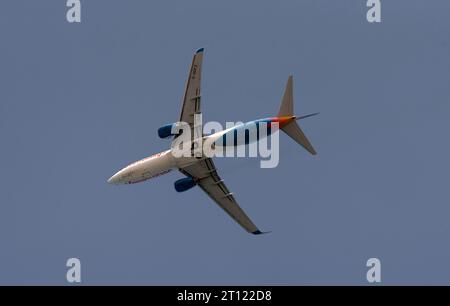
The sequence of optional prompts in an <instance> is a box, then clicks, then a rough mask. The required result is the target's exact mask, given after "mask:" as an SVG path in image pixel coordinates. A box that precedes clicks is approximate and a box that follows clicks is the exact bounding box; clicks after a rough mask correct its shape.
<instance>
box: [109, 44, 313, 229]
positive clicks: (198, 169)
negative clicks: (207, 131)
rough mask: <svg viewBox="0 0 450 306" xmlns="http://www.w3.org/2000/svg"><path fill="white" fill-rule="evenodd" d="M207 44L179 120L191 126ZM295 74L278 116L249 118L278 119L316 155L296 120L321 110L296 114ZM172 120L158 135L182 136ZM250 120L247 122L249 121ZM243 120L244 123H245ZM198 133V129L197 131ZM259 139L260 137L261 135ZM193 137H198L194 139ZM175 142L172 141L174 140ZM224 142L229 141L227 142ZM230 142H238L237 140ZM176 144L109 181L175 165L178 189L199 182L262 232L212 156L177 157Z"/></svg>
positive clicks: (217, 136) (141, 177)
mask: <svg viewBox="0 0 450 306" xmlns="http://www.w3.org/2000/svg"><path fill="white" fill-rule="evenodd" d="M203 54H204V48H201V49H198V50H197V51H196V52H195V54H194V57H193V59H192V64H191V67H190V70H189V75H188V79H187V82H186V89H185V93H184V98H183V101H182V108H181V115H180V120H179V121H178V122H184V123H186V124H188V125H189V128H190V129H191V130H194V129H195V128H198V127H196V126H195V124H194V123H195V122H194V119H193V118H194V115H196V114H197V115H198V114H201V106H200V99H201V95H200V85H201V73H202V61H203ZM292 83H293V78H292V75H291V76H289V78H288V81H287V85H286V88H285V91H284V95H283V98H282V101H281V105H280V108H279V111H278V115H277V116H276V117H269V118H264V119H258V120H254V121H250V122H249V123H256V124H258V123H260V122H264V123H267V124H268V126H270V124H271V123H274V122H277V123H278V124H279V128H280V129H281V130H282V131H283V132H285V133H286V134H287V135H288V136H290V137H291V138H292V139H293V140H294V141H296V142H297V143H298V144H300V145H301V146H302V147H303V148H305V149H306V150H307V151H308V152H309V153H310V154H312V155H316V151H315V150H314V148H313V146H312V145H311V143H310V142H309V140H308V138H307V137H306V136H305V134H304V133H303V131H302V130H301V128H300V126H299V125H298V123H297V121H298V120H300V119H304V118H307V117H311V116H314V115H317V114H318V113H314V114H310V115H304V116H295V115H294V106H293V85H292ZM174 124H176V123H173V124H168V125H165V126H162V127H161V128H159V129H158V136H159V137H160V138H169V137H174V140H173V142H174V141H175V139H176V138H177V137H178V136H179V135H177V134H173V125H174ZM246 124H247V123H246ZM246 124H244V126H245V125H246ZM239 128H242V126H235V127H233V128H230V129H226V130H224V131H220V132H217V133H214V134H212V135H203V133H201V134H200V135H201V137H204V138H205V139H211V138H212V140H214V141H216V140H223V139H225V138H226V137H227V136H229V137H230V136H231V135H234V134H235V133H236V130H237V129H239ZM267 130H268V131H267V134H270V129H269V128H268V129H267ZM194 135H195V133H194ZM258 140H259V139H258ZM258 140H257V141H258ZM193 141H195V140H194V139H193ZM173 142H172V144H173ZM222 145H225V146H227V145H229V144H228V143H226V144H223V143H222ZM231 145H232V146H233V145H236V143H235V142H233V143H231ZM172 150H173V147H171V148H170V149H169V150H166V151H163V152H160V153H157V154H154V155H151V156H149V157H146V158H144V159H141V160H139V161H136V162H134V163H132V164H130V165H128V166H126V167H125V168H123V169H122V170H120V171H118V172H117V173H116V174H114V175H113V176H112V177H111V178H109V179H108V183H110V184H135V183H139V182H143V181H146V180H148V179H150V178H154V177H158V176H160V175H163V174H166V173H168V172H170V171H171V170H172V169H178V170H179V171H180V172H181V173H182V174H183V175H185V178H182V179H179V180H177V181H176V182H175V183H174V186H175V189H176V191H178V192H183V191H186V190H189V189H191V188H193V187H194V186H199V187H200V188H201V189H202V190H203V191H204V192H205V193H206V194H207V195H208V196H209V197H210V198H211V199H212V200H213V201H214V202H216V203H217V204H218V206H220V207H221V208H222V209H223V210H224V211H225V212H226V213H227V214H228V215H229V216H230V217H231V218H233V219H234V220H235V221H236V222H237V223H238V224H239V225H240V226H242V227H243V228H244V229H245V230H246V231H247V232H249V233H252V234H255V235H260V234H264V233H266V232H262V231H260V230H259V229H258V227H256V225H255V224H254V223H253V222H252V220H250V218H249V217H248V216H247V214H246V213H245V212H244V211H243V210H242V209H241V207H240V206H239V205H238V203H237V202H236V199H235V197H234V195H233V193H231V192H230V191H229V189H228V188H227V187H226V185H225V183H224V181H223V179H222V178H221V177H220V176H219V174H218V171H217V169H216V167H215V165H214V163H213V160H212V158H208V157H204V156H203V157H197V156H189V157H174V155H173V154H171V151H172Z"/></svg>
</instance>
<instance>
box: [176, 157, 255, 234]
mask: <svg viewBox="0 0 450 306" xmlns="http://www.w3.org/2000/svg"><path fill="white" fill-rule="evenodd" d="M180 171H181V172H182V173H183V174H185V175H187V176H190V177H192V178H194V179H195V180H196V181H197V184H198V186H199V187H200V188H201V189H202V190H203V191H204V192H205V193H206V194H207V195H208V196H209V197H210V198H211V199H212V200H213V201H214V202H216V203H217V205H219V206H220V207H221V208H222V209H223V210H224V211H225V212H226V213H227V214H228V215H229V216H230V217H231V218H232V219H233V220H234V221H236V222H237V223H238V224H239V225H240V226H242V227H243V228H244V229H245V230H246V231H247V232H249V233H252V234H255V235H258V234H263V232H261V231H260V230H259V229H258V228H257V227H256V225H255V224H254V223H253V222H252V220H250V218H249V217H248V216H247V214H246V213H245V212H244V211H243V210H242V208H241V207H240V206H239V205H238V203H237V202H236V199H235V198H234V195H233V193H232V192H230V191H229V190H228V188H227V186H226V185H225V183H224V181H223V180H222V179H221V178H220V176H219V175H218V173H217V170H216V167H215V165H214V163H213V161H212V159H210V158H207V159H204V160H201V161H199V162H197V163H195V164H193V165H190V166H187V167H185V168H182V169H180Z"/></svg>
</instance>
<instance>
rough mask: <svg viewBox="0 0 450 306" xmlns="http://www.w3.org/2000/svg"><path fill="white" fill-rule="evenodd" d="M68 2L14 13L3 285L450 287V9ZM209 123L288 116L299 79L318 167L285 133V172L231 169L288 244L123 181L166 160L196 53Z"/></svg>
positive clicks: (4, 159)
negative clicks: (70, 15)
mask: <svg viewBox="0 0 450 306" xmlns="http://www.w3.org/2000/svg"><path fill="white" fill-rule="evenodd" d="M365 2H366V1H363V0H360V1H354V0H341V1H325V0H320V1H319V0H316V1H311V0H310V1H306V0H304V1H260V0H258V1H256V0H253V1H206V0H204V1H192V0H189V1H124V0H122V1H118V0H115V1H112V0H108V1H106V0H96V1H86V0H84V1H82V23H81V24H69V23H67V22H66V20H65V12H66V7H65V1H32V0H28V1H25V0H4V1H2V3H1V6H0V8H1V9H0V38H1V47H0V84H1V85H0V140H1V145H0V148H1V150H0V156H1V158H0V169H1V175H0V248H1V251H0V283H2V284H10V283H15V284H22V283H27V284H38V283H39V284H40V283H45V284H65V274H66V267H65V262H66V260H67V259H68V258H70V257H78V258H80V260H81V263H82V280H83V283H85V284H364V283H366V282H365V274H366V270H367V268H366V267H365V263H366V261H367V259H368V258H370V257H378V258H379V259H380V260H381V263H382V280H383V283H384V284H398V283H402V284H405V283H422V284H423V283H426V284H430V283H441V284H444V283H445V284H449V283H450V264H449V261H448V258H450V248H449V237H450V235H449V234H450V222H449V218H450V217H449V216H450V201H449V188H448V177H449V171H450V165H449V162H448V157H449V156H450V145H449V141H448V138H449V137H448V131H449V130H450V121H449V116H450V99H449V97H450V95H449V77H450V59H449V54H450V44H449V40H450V35H449V34H450V21H449V18H448V12H449V11H450V3H449V2H448V1H445V0H434V1H424V0H422V1H419V0H411V1H406V0H402V1H400V0H397V1H382V5H383V6H382V23H381V24H369V23H368V22H367V21H366V18H365V14H366V10H367V8H366V6H365ZM199 47H205V48H206V51H205V59H204V70H203V117H204V120H217V121H219V122H223V123H224V122H225V121H238V120H241V121H246V120H251V119H256V118H260V117H266V116H271V115H274V114H276V111H277V109H278V105H279V102H280V99H281V96H282V91H283V88H284V85H285V82H286V79H287V76H288V75H289V74H293V75H294V91H295V92H294V95H295V106H296V109H297V112H298V113H300V114H306V113H310V112H316V111H319V112H321V114H320V116H318V117H314V118H310V119H306V120H305V121H304V122H303V127H304V130H305V132H306V133H307V134H308V135H309V137H310V139H311V142H312V143H313V144H314V146H315V148H316V150H317V151H318V155H317V156H316V157H312V156H310V155H309V154H307V152H306V151H305V150H302V149H301V148H300V147H299V146H298V145H297V144H295V143H294V142H293V141H291V140H290V139H288V137H286V136H285V135H281V139H280V140H281V159H280V165H279V167H278V168H276V169H260V168H259V161H258V160H256V159H249V160H243V159H234V160H230V159H227V160H224V159H220V160H217V161H216V164H217V166H218V167H219V170H220V171H221V172H220V173H221V175H222V177H223V178H224V179H225V180H226V182H227V185H228V187H229V188H230V190H232V191H233V192H234V194H235V196H236V198H237V200H238V201H239V203H240V204H241V206H242V207H243V208H244V209H245V210H246V211H247V213H248V214H249V215H250V216H251V217H252V219H253V220H254V221H255V223H256V224H257V225H258V226H259V227H260V228H261V229H262V230H272V231H273V232H272V233H271V234H269V235H262V236H252V235H248V234H247V233H245V232H244V231H243V230H242V229H241V228H240V227H239V226H237V225H236V224H235V223H234V222H233V221H232V220H231V219H230V218H229V217H228V216H226V215H225V214H224V212H223V211H222V210H221V209H220V208H218V207H217V206H216V205H215V204H214V203H213V202H211V201H210V200H209V198H207V196H206V195H204V194H203V193H202V192H201V191H200V190H199V189H193V190H190V191H188V192H186V193H184V194H179V193H176V192H175V190H174V188H173V182H174V181H175V180H177V179H179V178H181V177H182V175H181V174H180V173H178V172H175V171H174V172H172V173H170V174H168V175H165V176H163V177H159V178H157V179H154V180H151V181H148V182H145V183H142V184H137V185H132V186H120V187H118V186H110V185H108V184H107V183H106V179H107V178H108V177H110V176H111V175H112V174H113V173H114V172H115V171H116V170H118V169H119V168H121V167H122V166H124V165H126V164H127V163H129V162H132V161H134V160H137V159H140V158H142V157H145V156H148V155H151V154H153V153H156V152H159V151H162V150H165V149H166V148H167V147H168V146H169V142H168V141H167V140H161V139H158V138H157V133H156V131H157V129H158V128H159V127H160V126H161V125H163V124H166V123H170V122H173V121H176V120H177V119H178V117H179V110H180V103H181V98H182V94H183V90H184V83H185V79H186V75H187V70H188V67H189V64H190V61H191V57H192V54H193V52H194V51H195V50H196V49H197V48H199Z"/></svg>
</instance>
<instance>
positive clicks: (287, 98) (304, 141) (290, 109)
mask: <svg viewBox="0 0 450 306" xmlns="http://www.w3.org/2000/svg"><path fill="white" fill-rule="evenodd" d="M313 115H314V114H313ZM289 116H290V117H293V118H296V117H295V116H294V96H293V86H292V75H290V76H289V78H288V81H287V84H286V89H285V90H284V95H283V100H282V101H281V105H280V109H279V111H278V117H289ZM308 116H310V115H307V116H302V117H300V118H296V119H302V118H305V117H308ZM281 130H282V131H283V132H285V133H286V134H287V135H288V136H289V137H291V138H292V139H294V140H295V141H296V142H297V143H298V144H300V145H301V146H302V147H303V148H305V149H306V151H308V152H309V153H311V154H312V155H316V154H317V153H316V150H314V148H313V146H312V145H311V143H310V142H309V140H308V138H307V137H306V135H305V134H304V133H303V131H302V129H301V128H300V126H299V125H298V123H297V121H296V120H293V121H291V122H290V123H288V124H287V125H285V126H283V127H282V128H281Z"/></svg>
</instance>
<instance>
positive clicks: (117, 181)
mask: <svg viewBox="0 0 450 306" xmlns="http://www.w3.org/2000/svg"><path fill="white" fill-rule="evenodd" d="M108 183H109V184H114V185H117V184H120V178H119V175H118V174H117V173H116V174H114V175H113V176H111V177H110V178H109V179H108Z"/></svg>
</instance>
